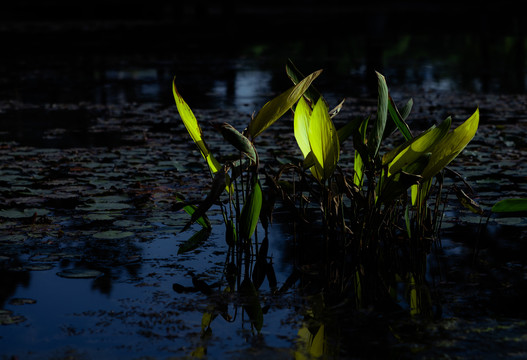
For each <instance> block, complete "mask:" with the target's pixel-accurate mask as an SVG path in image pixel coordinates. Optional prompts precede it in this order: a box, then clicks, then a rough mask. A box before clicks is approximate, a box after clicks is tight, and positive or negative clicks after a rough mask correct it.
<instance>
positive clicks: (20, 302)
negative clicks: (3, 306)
mask: <svg viewBox="0 0 527 360" xmlns="http://www.w3.org/2000/svg"><path fill="white" fill-rule="evenodd" d="M36 303H37V301H36V300H35V299H26V298H13V299H11V300H9V305H32V304H36Z"/></svg>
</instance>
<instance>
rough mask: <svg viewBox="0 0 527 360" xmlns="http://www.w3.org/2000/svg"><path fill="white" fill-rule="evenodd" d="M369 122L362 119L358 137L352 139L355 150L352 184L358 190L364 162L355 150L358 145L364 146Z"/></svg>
mask: <svg viewBox="0 0 527 360" xmlns="http://www.w3.org/2000/svg"><path fill="white" fill-rule="evenodd" d="M369 120H370V118H369V117H367V118H366V119H364V121H363V122H362V123H361V125H360V127H359V133H358V136H357V137H356V139H354V142H355V149H356V150H355V161H354V162H353V183H354V184H355V185H357V187H359V188H361V187H362V184H363V182H364V161H363V160H362V156H361V155H360V152H359V150H357V149H358V147H359V145H364V142H365V141H366V129H367V128H368V121H369ZM357 142H358V143H357Z"/></svg>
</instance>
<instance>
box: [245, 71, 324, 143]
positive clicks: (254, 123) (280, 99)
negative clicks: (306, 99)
mask: <svg viewBox="0 0 527 360" xmlns="http://www.w3.org/2000/svg"><path fill="white" fill-rule="evenodd" d="M321 72H322V70H318V71H315V72H314V73H312V74H311V75H308V76H307V77H306V78H304V79H303V80H302V81H300V82H299V83H298V84H296V85H295V86H293V87H291V88H290V89H289V90H287V91H285V92H283V93H282V94H280V95H278V96H277V97H275V98H274V99H272V100H271V101H269V102H267V103H266V104H265V105H264V106H263V107H262V108H261V109H260V111H259V112H258V114H256V116H255V117H254V118H253V119H251V121H250V123H249V127H248V132H249V135H250V136H251V138H252V139H253V140H254V139H255V138H256V137H257V136H258V135H260V134H261V133H262V131H264V130H265V129H267V128H268V127H269V126H271V125H272V124H273V123H274V122H275V121H276V120H278V119H279V118H280V117H281V116H282V115H284V114H285V113H286V111H287V110H289V109H291V108H292V107H293V105H294V104H295V103H296V102H297V101H298V99H300V97H301V96H302V95H303V94H304V92H305V91H306V89H307V88H308V87H309V85H311V83H312V82H313V80H315V79H316V78H317V77H318V76H319V75H320V73H321Z"/></svg>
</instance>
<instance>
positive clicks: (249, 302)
mask: <svg viewBox="0 0 527 360" xmlns="http://www.w3.org/2000/svg"><path fill="white" fill-rule="evenodd" d="M240 294H241V295H242V296H243V297H244V305H243V308H244V309H245V312H246V313H247V315H249V318H250V319H251V322H252V324H253V325H254V327H255V328H256V330H257V331H258V332H260V330H262V326H263V312H262V307H261V306H260V301H259V300H258V293H257V292H256V289H255V287H254V285H253V283H252V282H251V281H250V280H249V279H247V278H246V279H244V280H243V281H242V283H241V285H240Z"/></svg>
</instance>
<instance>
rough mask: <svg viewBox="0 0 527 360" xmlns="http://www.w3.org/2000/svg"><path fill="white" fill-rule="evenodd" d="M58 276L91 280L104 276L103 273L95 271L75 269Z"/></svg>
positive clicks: (61, 272)
mask: <svg viewBox="0 0 527 360" xmlns="http://www.w3.org/2000/svg"><path fill="white" fill-rule="evenodd" d="M57 275H58V276H60V277H63V278H67V279H91V278H96V277H99V276H101V275H103V273H102V272H101V271H99V270H94V269H82V268H75V269H65V270H62V271H60V272H58V273H57Z"/></svg>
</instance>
